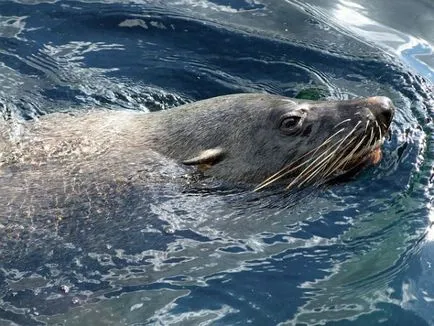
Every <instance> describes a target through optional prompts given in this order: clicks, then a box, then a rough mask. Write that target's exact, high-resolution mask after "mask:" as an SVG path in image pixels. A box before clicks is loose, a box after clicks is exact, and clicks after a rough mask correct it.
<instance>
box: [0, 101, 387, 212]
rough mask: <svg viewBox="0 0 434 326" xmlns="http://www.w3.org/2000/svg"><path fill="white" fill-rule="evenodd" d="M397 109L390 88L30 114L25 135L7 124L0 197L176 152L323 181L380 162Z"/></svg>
mask: <svg viewBox="0 0 434 326" xmlns="http://www.w3.org/2000/svg"><path fill="white" fill-rule="evenodd" d="M393 114H394V106H393V104H392V101H391V100H390V99H389V98H387V97H382V96H376V97H369V98H364V99H356V100H341V101H308V100H297V99H291V98H287V97H283V96H279V95H270V94H234V95H226V96H220V97H215V98H211V99H207V100H202V101H198V102H194V103H190V104H186V105H182V106H180V107H178V108H174V109H170V110H166V111H160V112H155V113H139V112H131V111H122V112H115V111H105V110H102V111H90V112H87V113H80V114H58V113H57V114H50V115H47V116H44V117H42V118H40V119H38V120H36V121H30V122H26V123H24V125H23V126H22V128H21V129H22V130H21V131H20V132H19V135H18V136H16V135H15V136H14V137H12V136H11V135H10V133H8V132H6V130H5V128H3V132H0V179H3V180H1V182H2V190H0V197H2V198H5V197H8V196H12V195H10V194H14V193H17V192H19V191H23V190H22V189H23V185H24V184H26V185H27V186H28V187H30V188H32V187H35V184H42V183H43V184H45V185H46V186H47V187H48V188H47V189H48V190H47V191H49V189H52V188H53V186H52V185H53V184H56V185H57V186H56V187H55V188H62V185H65V184H66V183H69V185H71V184H72V183H73V182H74V181H73V180H75V179H76V178H77V176H80V175H81V176H85V177H83V180H84V181H83V183H85V182H86V178H91V179H95V180H96V179H98V180H100V181H99V182H100V183H103V182H104V180H117V178H120V179H122V178H130V179H131V175H133V174H135V173H136V172H137V171H143V170H144V169H146V168H147V167H149V166H151V165H153V164H154V165H155V164H162V165H164V164H163V163H164V162H166V163H167V164H169V163H168V162H169V161H170V162H172V163H173V162H175V163H180V164H179V165H180V166H184V167H186V166H193V167H197V168H198V169H199V170H200V171H201V173H203V175H204V176H210V177H215V178H218V179H222V180H227V181H231V182H242V183H249V184H253V185H255V186H256V189H257V190H259V189H262V188H264V187H266V186H268V185H271V184H279V183H283V184H284V185H285V186H286V187H287V188H293V187H302V186H305V185H308V184H317V183H322V182H326V181H328V180H330V179H333V178H336V177H338V176H341V175H343V174H345V173H348V172H349V171H354V169H357V170H358V169H360V167H361V166H364V165H366V164H373V163H377V162H378V161H379V160H380V158H381V150H380V146H381V144H382V142H383V139H384V137H385V135H386V133H387V132H388V129H389V126H390V124H391V121H392V118H393ZM174 166H176V164H174ZM160 167H161V166H160ZM148 172H149V170H148ZM145 182H146V181H145ZM5 185H6V187H9V189H8V190H6V189H5ZM50 185H51V186H50ZM11 187H15V188H14V189H12V188H11ZM72 188H73V187H72V186H71V189H72ZM62 189H63V188H62ZM26 191H29V190H26ZM0 204H1V203H0Z"/></svg>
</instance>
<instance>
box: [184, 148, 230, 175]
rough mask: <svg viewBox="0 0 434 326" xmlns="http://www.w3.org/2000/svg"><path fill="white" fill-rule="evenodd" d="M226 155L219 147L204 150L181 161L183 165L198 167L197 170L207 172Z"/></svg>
mask: <svg viewBox="0 0 434 326" xmlns="http://www.w3.org/2000/svg"><path fill="white" fill-rule="evenodd" d="M225 155H226V153H225V151H224V150H223V148H221V147H216V148H210V149H206V150H204V151H202V152H200V153H199V155H197V156H195V157H193V158H190V159H187V160H184V161H182V163H183V164H185V165H198V167H199V170H201V171H205V170H208V169H209V168H210V167H211V166H213V165H215V164H217V163H219V162H221V160H223V159H224V157H225Z"/></svg>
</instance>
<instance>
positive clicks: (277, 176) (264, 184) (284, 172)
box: [253, 128, 346, 191]
mask: <svg viewBox="0 0 434 326" xmlns="http://www.w3.org/2000/svg"><path fill="white" fill-rule="evenodd" d="M345 129H346V128H341V129H340V130H338V131H337V132H335V133H334V134H333V135H331V136H330V137H329V138H327V139H326V140H325V141H324V142H322V143H321V144H320V145H319V146H317V147H316V148H314V149H312V150H310V151H309V152H307V153H305V154H303V155H302V156H300V157H299V158H298V159H296V160H295V161H294V162H293V163H291V164H289V165H287V166H285V167H283V168H282V169H280V170H279V171H277V172H276V173H275V174H273V175H272V176H270V177H268V178H267V179H265V180H264V181H262V182H261V183H260V184H259V185H258V186H257V187H256V188H255V189H254V190H253V191H258V190H261V189H263V188H265V187H267V186H269V185H270V184H272V183H274V182H275V181H277V180H279V179H281V178H283V177H284V176H286V175H288V174H289V173H291V172H292V171H294V170H296V169H298V168H299V167H301V166H303V165H305V164H307V163H309V161H310V160H312V159H314V158H315V154H316V153H317V152H318V150H319V149H320V148H322V147H324V146H325V145H327V144H329V143H330V142H331V140H332V139H333V137H335V136H337V135H338V134H340V133H341V132H343V131H344V130H345ZM308 155H311V157H310V158H309V159H308V160H305V161H303V162H302V163H300V164H298V165H296V166H293V165H294V164H295V163H297V162H299V161H300V160H302V159H303V158H304V157H306V156H308ZM288 169H289V170H288Z"/></svg>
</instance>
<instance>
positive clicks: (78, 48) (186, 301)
mask: <svg viewBox="0 0 434 326" xmlns="http://www.w3.org/2000/svg"><path fill="white" fill-rule="evenodd" d="M180 3H182V6H183V9H182V10H181V11H180V10H179V8H180V7H177V6H181V5H178V4H174V5H173V7H167V6H166V5H164V3H163V2H160V1H154V2H153V3H152V2H148V1H142V2H131V4H128V5H122V4H118V3H103V1H101V3H97V2H96V1H95V2H91V1H83V2H79V1H77V2H73V1H67V2H62V3H57V2H53V3H49V1H40V2H39V1H35V4H33V5H28V4H26V3H24V2H23V3H20V1H8V2H4V3H1V4H0V13H1V16H0V74H1V75H2V78H1V79H0V104H1V107H0V112H1V113H2V115H3V117H4V118H5V119H12V120H14V119H16V120H20V119H32V118H35V117H38V116H40V115H44V114H47V113H51V112H58V111H69V110H85V109H87V108H88V107H89V106H103V107H105V108H109V109H113V110H119V109H133V110H143V111H156V110H165V109H170V108H172V107H174V106H176V105H179V104H182V103H185V102H189V101H192V100H198V99H203V98H207V97H212V96H217V95H222V94H228V93H236V92H254V91H260V92H264V91H265V92H270V93H277V94H282V95H286V96H290V97H294V96H295V95H297V94H298V93H299V92H300V91H302V90H304V89H306V88H311V87H318V88H320V89H326V90H327V94H328V97H329V98H333V99H345V98H353V97H359V96H369V95H374V94H375V95H385V96H389V97H390V98H392V100H393V101H394V103H395V105H396V107H397V112H396V118H395V121H394V123H393V125H392V133H391V137H390V140H388V141H387V142H386V143H385V145H384V158H383V160H382V161H381V163H380V164H379V165H378V166H376V167H373V168H370V169H367V170H366V171H364V173H362V175H360V176H358V178H357V179H355V180H352V181H351V182H348V183H345V184H338V185H333V186H330V187H327V188H326V189H321V190H317V191H313V192H309V191H307V192H300V193H297V195H296V196H295V197H294V196H289V195H282V194H280V193H275V192H267V191H265V192H262V193H252V192H251V191H250V190H246V189H238V188H236V189H231V188H230V189H228V188H226V187H224V186H222V185H219V184H215V185H214V184H212V185H209V184H205V185H204V186H203V187H202V188H200V187H196V188H194V189H185V188H182V187H180V186H179V185H176V184H174V185H173V184H167V185H164V186H158V187H154V188H153V187H146V188H135V187H127V188H122V191H121V192H119V191H118V188H117V187H116V186H113V187H112V186H111V185H107V188H105V189H104V196H102V197H98V198H97V201H96V202H94V206H92V208H91V209H90V208H89V206H88V205H87V203H86V201H85V199H80V198H75V199H73V201H68V200H69V199H68V200H67V199H65V198H64V199H62V200H63V206H62V207H61V208H62V210H61V212H62V214H61V216H59V215H56V212H55V211H53V210H52V209H51V208H50V207H49V206H41V207H39V209H36V210H33V211H32V214H30V215H29V216H27V217H26V218H24V217H23V216H14V217H12V215H7V214H6V213H1V214H0V216H2V217H1V218H2V219H1V220H0V236H1V243H0V256H1V266H0V321H4V322H5V323H9V324H11V325H12V324H13V323H16V324H22V325H39V324H44V323H47V324H56V323H57V324H65V325H83V324H89V325H90V324H92V325H110V324H111V325H126V324H134V323H135V324H164V325H166V324H192V325H193V324H199V323H201V322H203V323H209V324H213V323H214V324H246V323H248V322H250V323H252V324H254V325H269V324H278V323H282V324H297V323H298V324H315V323H323V324H328V325H375V324H379V323H381V322H384V323H387V324H400V325H401V324H402V325H407V324H408V322H411V321H412V322H415V321H417V324H418V325H424V324H433V322H434V321H433V320H432V317H430V312H429V311H430V310H429V309H428V307H429V304H430V302H432V300H433V298H434V283H433V282H432V279H431V280H430V277H429V276H430V275H431V276H432V270H431V267H430V266H431V263H432V262H433V260H434V253H433V249H432V245H431V242H432V230H431V229H430V228H428V229H427V227H428V224H429V218H430V216H431V215H432V213H431V207H430V206H429V203H430V201H431V196H432V194H431V192H432V190H431V181H432V180H430V178H431V174H432V171H431V170H432V165H433V150H432V145H431V144H433V141H432V137H433V132H432V128H433V125H432V107H433V103H434V97H433V93H432V84H431V83H430V81H427V80H426V79H424V78H423V77H420V76H418V75H417V74H414V73H413V72H409V71H408V69H407V68H406V67H404V66H402V65H401V64H399V63H397V62H396V60H395V59H394V58H392V56H390V55H388V54H385V53H383V52H381V51H379V50H378V49H377V48H375V47H372V46H371V45H369V44H366V43H363V42H358V41H357V40H355V39H354V38H352V37H351V36H349V35H347V34H345V33H340V32H339V30H334V29H331V28H327V25H326V24H325V23H324V22H322V20H321V19H314V17H313V16H311V15H310V13H309V12H303V11H300V10H299V9H298V8H297V9H295V7H292V6H290V5H289V4H286V5H284V4H282V3H281V4H279V5H278V4H274V2H273V1H270V2H260V1H197V2H191V1H180ZM270 3H273V4H274V5H275V6H276V8H275V10H273V8H274V7H272V6H271V5H270ZM205 5H206V6H205ZM280 9H281V10H282V11H280V12H281V13H282V12H284V13H285V15H283V16H285V17H291V20H292V21H296V22H297V24H296V26H290V25H288V26H286V28H288V29H289V31H288V35H286V36H285V37H283V36H282V35H281V34H279V33H277V32H276V33H273V28H274V27H273V25H272V24H273V23H272V22H270V23H269V25H267V22H269V20H267V19H265V18H264V17H266V16H267V15H270V16H272V15H276V12H279V10H280ZM205 13H206V15H205ZM261 14H263V16H261ZM281 16H282V15H281ZM261 17H262V18H261ZM285 17H274V16H273V18H276V19H273V22H274V24H277V22H279V21H284V20H285V19H286V18H285ZM229 18H230V19H229ZM279 19H280V20H279ZM286 20H287V19H286ZM246 22H249V23H251V22H256V24H257V25H255V27H258V26H260V28H256V29H255V28H253V27H252V26H251V25H246ZM261 31H263V33H261ZM307 40H311V42H307ZM327 40H328V42H329V45H330V47H329V48H327V47H326V46H325V45H324V44H328V43H327ZM321 42H322V43H321ZM342 47H344V48H342ZM1 180H2V176H0V181H1ZM210 186H212V187H211V189H210V188H209V187H210ZM23 187H24V185H23ZM49 199H50V198H48V199H47V200H49ZM0 202H1V200H0ZM48 202H49V201H48ZM430 300H431V301H430Z"/></svg>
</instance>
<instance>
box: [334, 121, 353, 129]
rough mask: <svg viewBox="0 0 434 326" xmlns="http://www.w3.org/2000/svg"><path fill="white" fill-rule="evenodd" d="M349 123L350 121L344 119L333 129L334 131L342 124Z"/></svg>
mask: <svg viewBox="0 0 434 326" xmlns="http://www.w3.org/2000/svg"><path fill="white" fill-rule="evenodd" d="M350 121H351V119H345V120H344V121H341V122H339V123H338V124H336V125H335V126H334V127H333V129H336V128H337V127H339V126H340V125H342V124H344V123H347V122H350Z"/></svg>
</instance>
